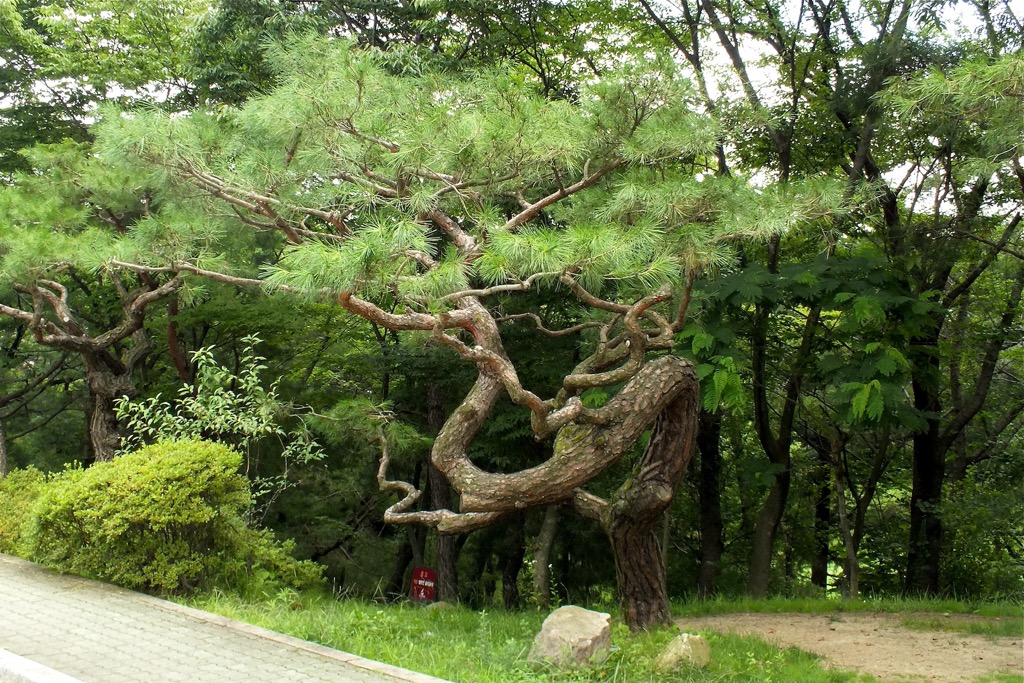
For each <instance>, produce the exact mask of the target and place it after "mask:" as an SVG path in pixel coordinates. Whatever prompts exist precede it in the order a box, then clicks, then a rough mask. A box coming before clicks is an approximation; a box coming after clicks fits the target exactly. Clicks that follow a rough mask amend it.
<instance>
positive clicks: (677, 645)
mask: <svg viewBox="0 0 1024 683" xmlns="http://www.w3.org/2000/svg"><path fill="white" fill-rule="evenodd" d="M710 663H711V647H710V646H709V645H708V641H706V640H704V639H703V638H701V637H700V636H695V635H691V634H689V633H684V634H682V635H681V636H677V637H676V638H673V639H672V642H670V643H669V644H668V647H666V648H665V650H664V651H663V652H662V653H661V654H660V655H658V659H657V660H655V662H654V668H655V669H656V670H657V671H660V672H662V673H669V672H671V671H675V670H676V669H678V668H679V667H680V666H682V665H684V664H685V665H688V666H693V667H696V668H698V669H703V668H704V667H706V666H707V665H708V664H710Z"/></svg>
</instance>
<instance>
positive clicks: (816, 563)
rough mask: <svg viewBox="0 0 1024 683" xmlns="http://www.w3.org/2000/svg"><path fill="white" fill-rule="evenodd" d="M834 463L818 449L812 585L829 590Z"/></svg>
mask: <svg viewBox="0 0 1024 683" xmlns="http://www.w3.org/2000/svg"><path fill="white" fill-rule="evenodd" d="M831 468H832V463H830V462H829V461H828V459H827V458H826V457H825V454H824V453H821V452H820V451H818V467H817V471H816V472H815V477H814V478H815V482H816V488H817V489H818V495H817V498H816V499H815V501H814V545H815V552H814V558H813V559H812V560H811V585H813V586H817V587H819V588H824V589H825V590H828V563H829V560H830V559H831V552H830V549H829V535H830V534H831V531H832V484H831V481H830V478H829V472H830V470H831Z"/></svg>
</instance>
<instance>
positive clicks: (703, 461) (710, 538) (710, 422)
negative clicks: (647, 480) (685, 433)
mask: <svg viewBox="0 0 1024 683" xmlns="http://www.w3.org/2000/svg"><path fill="white" fill-rule="evenodd" d="M699 424H700V429H699V430H698V432H697V450H698V451H699V452H700V489H699V490H700V494H699V496H700V567H699V569H698V571H697V597H698V598H700V599H701V600H705V599H707V598H710V597H712V596H714V595H715V590H716V582H717V580H718V574H719V571H720V566H719V565H720V563H721V560H722V551H723V550H724V544H723V541H722V527H723V523H722V448H721V445H722V442H721V432H722V411H721V410H717V411H715V412H709V411H706V410H701V412H700V421H699Z"/></svg>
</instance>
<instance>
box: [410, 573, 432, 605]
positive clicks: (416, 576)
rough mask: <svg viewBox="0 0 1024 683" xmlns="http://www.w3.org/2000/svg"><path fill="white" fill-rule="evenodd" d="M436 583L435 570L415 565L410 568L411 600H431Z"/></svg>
mask: <svg viewBox="0 0 1024 683" xmlns="http://www.w3.org/2000/svg"><path fill="white" fill-rule="evenodd" d="M436 584H437V572H435V571H434V570H433V569H428V568H427V567H416V568H414V569H413V570H412V590H411V591H410V592H409V594H410V595H411V596H412V599H413V600H420V601H422V602H433V601H434V586H435V585H436Z"/></svg>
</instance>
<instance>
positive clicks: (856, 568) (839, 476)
mask: <svg viewBox="0 0 1024 683" xmlns="http://www.w3.org/2000/svg"><path fill="white" fill-rule="evenodd" d="M830 442H831V443H830V451H831V456H832V468H833V470H832V471H833V473H834V474H835V482H836V506H837V508H838V510H839V533H840V534H841V535H842V537H843V548H844V549H845V550H846V597H847V598H849V599H850V600H856V599H857V598H858V597H860V588H859V585H858V584H859V581H860V563H859V562H858V561H857V546H856V544H855V542H854V538H853V532H852V531H851V529H850V517H849V515H848V514H847V512H846V486H845V484H844V479H843V470H844V468H843V450H844V449H845V448H846V438H845V437H844V436H842V435H840V434H833V435H832V438H831V440H830Z"/></svg>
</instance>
